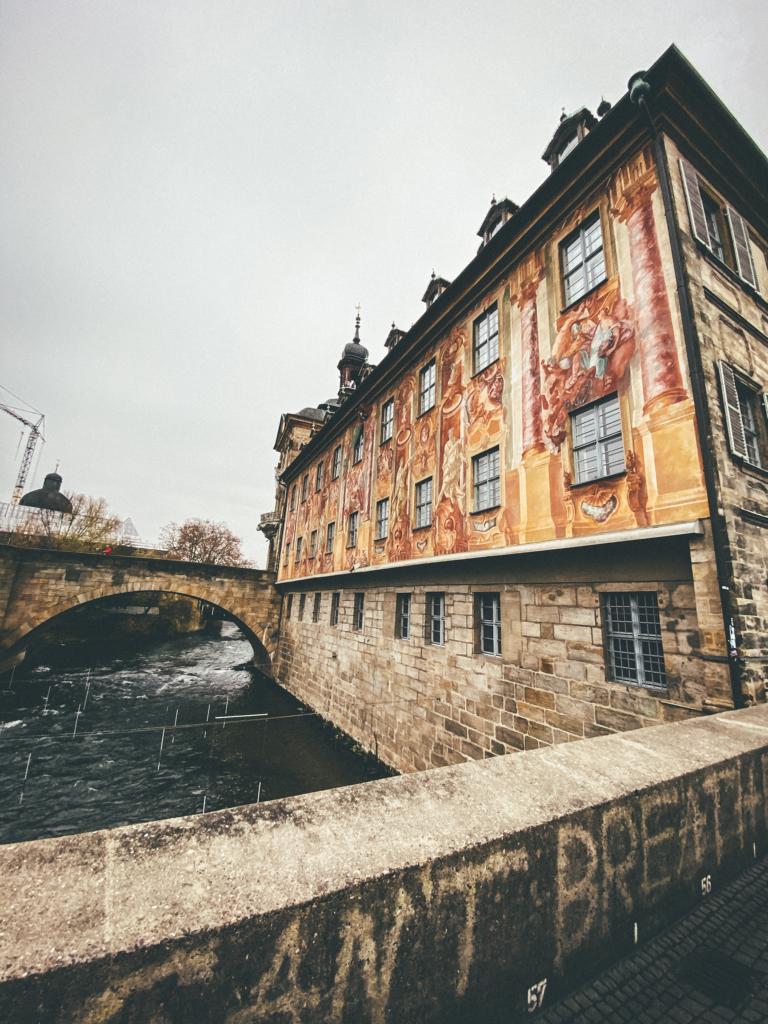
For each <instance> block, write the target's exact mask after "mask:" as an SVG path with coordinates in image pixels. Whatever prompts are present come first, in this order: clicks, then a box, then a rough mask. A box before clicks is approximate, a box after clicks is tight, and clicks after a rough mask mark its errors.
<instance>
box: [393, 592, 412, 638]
mask: <svg viewBox="0 0 768 1024" xmlns="http://www.w3.org/2000/svg"><path fill="white" fill-rule="evenodd" d="M410 636H411V595H410V594H397V595H396V597H395V637H396V639H398V640H408V639H410Z"/></svg>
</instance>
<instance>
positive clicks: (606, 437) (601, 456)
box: [571, 394, 626, 484]
mask: <svg viewBox="0 0 768 1024" xmlns="http://www.w3.org/2000/svg"><path fill="white" fill-rule="evenodd" d="M614 403H615V406H616V411H617V413H618V419H619V429H618V430H614V431H610V432H606V431H604V430H603V423H602V416H601V410H605V409H606V408H607V407H608V406H609V405H611V406H612V405H613V404H614ZM582 417H584V418H586V417H594V421H595V439H594V441H588V442H583V443H581V444H577V443H576V431H577V424H578V423H579V422H580V421H581V418H582ZM617 437H618V438H621V442H622V455H621V466H620V467H618V466H615V467H610V466H608V464H607V455H608V445H609V442H610V441H613V440H615V438H617ZM588 448H594V449H595V451H596V453H597V471H596V473H595V474H594V475H592V476H582V475H581V471H580V470H579V460H578V456H577V452H580V451H585V450H586V449H588ZM571 454H572V458H573V481H574V483H576V484H588V483H592V482H593V481H594V480H604V479H606V478H607V477H612V476H618V475H619V474H620V473H623V472H625V470H626V456H625V450H624V434H623V430H622V423H621V403H620V402H619V396H618V395H617V394H614V395H609V396H608V397H607V398H601V399H600V401H598V402H593V403H592V404H591V405H588V406H585V407H584V408H583V409H575V410H574V411H573V412H572V413H571Z"/></svg>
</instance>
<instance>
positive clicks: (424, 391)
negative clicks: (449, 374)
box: [419, 359, 436, 416]
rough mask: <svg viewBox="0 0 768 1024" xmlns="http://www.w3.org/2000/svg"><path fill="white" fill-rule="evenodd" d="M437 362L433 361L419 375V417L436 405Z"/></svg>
mask: <svg viewBox="0 0 768 1024" xmlns="http://www.w3.org/2000/svg"><path fill="white" fill-rule="evenodd" d="M435 380H436V374H435V360H434V359H431V360H430V361H429V362H428V363H427V365H426V366H425V367H424V368H423V369H422V370H421V372H420V373H419V416H421V414H422V413H423V412H427V410H428V409H431V408H432V406H433V405H434V404H435V396H436V385H435Z"/></svg>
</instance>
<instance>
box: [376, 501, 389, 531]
mask: <svg viewBox="0 0 768 1024" xmlns="http://www.w3.org/2000/svg"><path fill="white" fill-rule="evenodd" d="M388 533H389V498H382V499H381V501H377V502H376V537H375V540H385V539H386V537H387V534H388Z"/></svg>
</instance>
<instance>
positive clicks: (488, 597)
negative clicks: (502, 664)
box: [475, 594, 501, 658]
mask: <svg viewBox="0 0 768 1024" xmlns="http://www.w3.org/2000/svg"><path fill="white" fill-rule="evenodd" d="M475 621H476V629H477V632H478V648H479V650H480V652H481V653H482V654H492V655H495V656H496V657H497V658H498V657H501V599H500V595H499V594H475Z"/></svg>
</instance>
